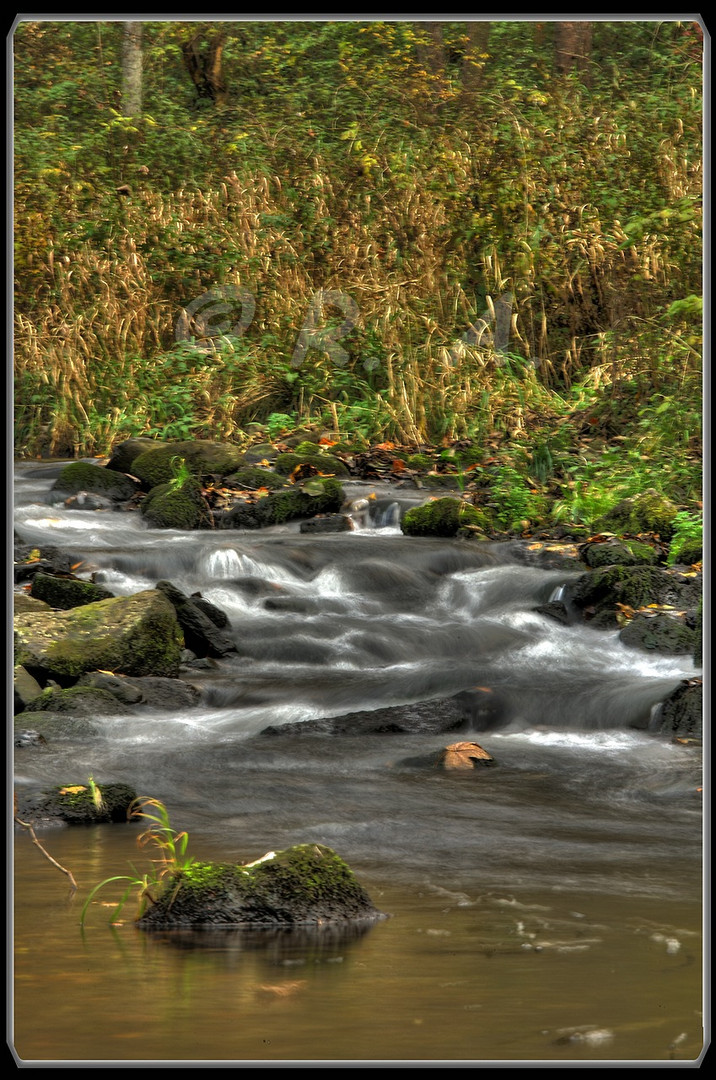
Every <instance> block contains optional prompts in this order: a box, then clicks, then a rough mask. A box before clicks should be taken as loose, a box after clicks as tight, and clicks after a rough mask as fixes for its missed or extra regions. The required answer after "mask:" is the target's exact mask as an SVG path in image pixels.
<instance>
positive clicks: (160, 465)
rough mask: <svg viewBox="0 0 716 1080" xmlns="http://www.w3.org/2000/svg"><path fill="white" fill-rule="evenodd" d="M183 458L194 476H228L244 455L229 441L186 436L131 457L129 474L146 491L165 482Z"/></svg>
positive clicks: (169, 478)
mask: <svg viewBox="0 0 716 1080" xmlns="http://www.w3.org/2000/svg"><path fill="white" fill-rule="evenodd" d="M179 461H183V462H184V463H185V465H186V468H187V469H188V470H189V472H191V473H192V474H193V475H194V476H197V477H201V476H222V477H223V476H228V475H229V474H230V473H232V472H235V471H236V469H238V467H239V466H240V465H242V464H243V461H244V455H243V453H242V451H241V450H240V449H239V448H238V446H234V445H233V444H232V443H213V442H208V441H205V440H202V439H196V440H192V439H187V440H183V441H180V442H172V443H163V444H162V445H161V446H157V447H155V448H154V449H151V450H147V451H145V452H144V453H143V454H140V455H139V456H138V457H137V458H135V459H134V462H133V463H132V474H133V475H134V476H136V477H137V479H138V480H140V481H141V483H142V486H143V487H144V489H145V490H147V491H150V490H151V489H152V488H155V487H157V486H158V485H159V484H166V483H168V482H169V481H170V480H173V479H174V478H175V476H176V474H177V465H178V463H179Z"/></svg>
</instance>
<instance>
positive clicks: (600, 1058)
mask: <svg viewBox="0 0 716 1080" xmlns="http://www.w3.org/2000/svg"><path fill="white" fill-rule="evenodd" d="M51 485H52V469H51V468H48V467H47V466H46V465H45V466H39V465H37V466H36V465H33V464H27V465H22V466H19V467H18V469H17V472H16V480H15V504H16V505H15V527H16V530H17V533H18V536H19V537H20V538H21V539H22V540H23V541H24V542H25V543H28V544H32V545H36V546H38V547H40V548H42V547H43V545H44V546H46V545H51V546H53V547H57V548H60V549H62V550H65V551H67V552H69V553H71V554H72V556H73V560H74V561H75V562H77V563H78V564H80V565H79V568H78V569H77V570H76V573H78V574H80V575H81V576H86V577H89V576H93V577H94V578H95V580H97V581H100V582H101V583H102V584H103V585H105V587H106V588H108V589H110V590H111V591H112V592H114V593H115V594H116V595H130V594H132V593H135V592H138V591H140V590H141V589H146V588H153V587H154V585H156V583H157V581H159V580H167V579H168V580H171V581H172V582H173V583H174V584H175V585H176V586H177V587H179V588H180V589H181V590H182V591H184V592H185V593H186V594H191V593H194V592H197V591H199V592H201V594H202V596H203V597H205V598H206V599H207V600H210V601H211V602H212V603H214V604H215V605H217V606H219V607H220V608H222V610H223V611H225V612H226V614H227V615H228V617H229V619H230V622H231V633H232V635H233V637H234V640H235V642H236V650H237V651H236V653H235V654H231V655H229V656H226V657H223V658H222V659H221V660H218V661H216V662H215V664H214V665H212V666H211V667H210V668H209V669H208V670H198V669H193V670H192V669H185V670H184V671H183V673H182V677H183V678H185V679H186V680H187V681H189V682H192V683H193V684H194V685H195V686H197V688H198V689H199V690H200V695H201V696H200V701H199V703H198V704H197V705H196V706H194V707H192V708H190V709H186V710H184V711H178V712H176V713H171V714H167V713H166V712H159V711H152V710H148V709H141V708H136V709H133V710H128V711H127V714H126V715H123V716H119V717H111V718H105V719H102V720H98V721H96V722H95V725H94V726H95V733H94V735H93V736H92V737H91V738H83V739H70V738H68V739H55V740H53V741H50V742H49V743H48V745H47V746H46V747H44V748H37V747H27V748H24V749H20V750H18V751H16V756H15V778H14V781H15V786H16V788H17V789H19V790H34V789H37V787H38V786H40V787H41V786H43V785H47V786H50V785H52V784H57V783H70V782H75V783H82V782H86V779H87V777H88V776H93V777H94V778H95V780H96V781H97V782H98V783H100V784H101V783H102V782H104V783H108V782H116V781H121V782H125V783H128V784H130V785H131V786H133V787H134V788H135V789H136V790H137V791H138V792H139V793H140V794H142V795H146V796H151V797H153V798H157V799H160V800H161V801H163V802H164V803H165V804H166V806H167V808H168V811H169V813H170V816H171V819H172V823H173V824H174V825H175V826H176V828H177V829H186V830H187V831H188V832H189V834H190V850H191V852H192V853H193V854H194V855H195V856H196V857H197V858H201V859H208V858H217V859H221V860H239V861H242V862H247V861H252V860H253V859H256V858H259V857H260V856H261V855H262V854H264V853H265V852H266V851H268V850H278V849H280V848H283V847H286V846H288V845H290V844H293V843H299V842H316V843H322V844H327V845H328V846H330V847H332V848H333V849H334V850H335V851H337V852H338V854H339V855H341V856H342V857H343V858H344V859H345V860H346V861H347V862H348V863H349V865H350V866H351V867H352V868H353V870H354V871H355V873H356V874H357V876H358V877H359V879H360V881H361V883H362V884H363V885H364V886H365V887H366V889H367V891H368V892H369V893H370V895H371V898H372V899H373V901H374V903H375V904H376V906H377V907H378V908H379V909H380V910H381V911H383V912H385V913H386V914H387V915H388V916H389V918H387V919H385V920H382V921H380V922H379V923H376V924H375V925H374V926H371V927H370V928H367V929H364V930H363V931H362V932H361V933H348V934H340V933H338V932H336V931H335V930H332V931H330V932H329V931H325V932H316V933H313V934H308V933H292V934H289V933H282V934H271V935H265V936H263V937H261V936H259V937H258V938H256V937H247V936H246V935H243V934H242V933H241V932H238V931H232V932H230V933H228V934H224V935H209V934H199V935H194V936H188V937H187V936H184V937H180V936H176V935H175V936H173V937H166V936H165V937H161V936H155V935H152V936H150V935H148V934H146V933H143V932H141V931H139V930H137V929H136V927H135V926H134V925H133V923H132V915H133V910H132V903H131V902H129V903H128V905H127V906H126V907H125V908H124V909H123V912H122V917H123V921H122V922H121V923H120V924H119V925H113V926H110V925H109V918H110V915H111V913H112V910H113V904H114V902H116V900H117V898H118V897H119V895H120V894H121V885H118V886H117V889H116V890H115V891H114V892H113V891H112V889H111V888H110V887H108V889H107V890H106V895H102V894H100V896H99V898H98V903H97V904H95V905H93V906H92V908H91V910H90V913H89V916H88V919H87V923H86V925H85V927H84V929H82V928H81V927H80V924H79V914H80V910H81V907H82V904H83V902H84V899H85V898H86V896H87V893H88V892H89V890H90V889H91V888H92V887H93V886H94V885H96V884H97V883H98V882H99V881H102V880H103V879H105V878H107V877H110V876H112V875H115V874H116V875H122V874H127V873H129V868H130V864H133V865H135V866H137V867H138V868H139V867H140V866H141V865H142V859H145V861H146V856H145V855H143V854H142V852H140V851H138V849H137V846H136V837H137V831H138V830H137V827H136V826H134V825H126V826H125V825H120V826H117V825H115V826H94V827H91V828H87V829H80V830H77V829H74V828H73V829H58V830H51V831H48V832H46V833H44V834H43V837H42V839H43V843H44V844H45V845H46V846H47V848H48V850H49V851H50V853H51V854H52V856H53V857H54V858H55V859H57V860H58V861H59V862H60V863H62V864H63V865H65V866H67V867H69V868H70V869H71V870H72V872H73V874H74V876H75V877H76V879H77V881H78V883H79V885H80V888H79V892H78V893H77V894H75V895H69V890H68V886H67V882H66V880H65V878H64V877H63V875H61V874H60V873H59V872H58V871H57V870H56V869H54V868H53V867H51V866H50V865H49V863H47V861H46V860H44V859H43V857H42V855H41V854H40V853H39V852H38V850H37V848H36V847H34V846H33V844H32V842H31V839H30V837H29V836H28V835H27V834H26V833H24V832H20V833H19V834H17V835H16V836H15V844H14V847H15V862H14V901H15V908H14V910H15V916H14V935H15V937H14V944H15V956H16V961H15V979H14V1021H13V1022H14V1027H13V1031H12V1037H11V1040H10V1041H11V1043H12V1044H13V1045H14V1047H15V1050H16V1053H17V1054H18V1055H19V1057H20V1058H21V1059H22V1060H23V1061H24V1062H27V1063H35V1062H42V1063H44V1062H62V1063H70V1062H73V1063H74V1062H77V1063H80V1064H83V1063H89V1062H94V1061H98V1062H102V1063H106V1062H117V1063H120V1064H121V1063H127V1062H132V1063H134V1062H139V1061H147V1062H149V1063H150V1065H155V1066H158V1065H159V1064H160V1063H162V1062H174V1061H179V1062H186V1063H188V1064H191V1063H196V1064H197V1065H198V1064H201V1065H206V1066H208V1067H212V1066H214V1067H223V1066H225V1065H227V1064H231V1063H237V1062H238V1063H243V1062H249V1061H251V1062H256V1063H257V1064H259V1065H267V1066H268V1065H276V1064H277V1063H308V1062H317V1063H318V1065H319V1067H320V1066H321V1065H324V1066H325V1067H329V1066H330V1065H331V1064H332V1063H339V1064H349V1063H356V1064H358V1065H359V1066H360V1065H367V1064H370V1063H372V1062H379V1061H380V1062H386V1063H387V1064H388V1065H389V1066H391V1065H392V1066H398V1065H400V1064H401V1063H412V1062H422V1063H428V1062H430V1063H434V1062H446V1063H447V1064H448V1066H450V1065H452V1066H455V1067H459V1066H460V1065H467V1064H472V1063H475V1062H479V1063H483V1062H495V1063H497V1064H498V1065H505V1064H508V1063H510V1062H517V1063H519V1064H520V1065H523V1066H525V1067H526V1066H528V1065H529V1064H530V1063H532V1064H539V1065H540V1066H542V1067H543V1066H545V1064H546V1063H548V1062H555V1064H557V1065H558V1066H559V1065H568V1064H569V1063H574V1064H585V1063H587V1062H591V1061H595V1062H600V1063H603V1064H606V1063H607V1062H610V1061H624V1062H629V1063H636V1062H641V1061H643V1062H651V1061H654V1062H658V1063H670V1062H673V1063H674V1064H680V1065H682V1066H683V1064H684V1063H688V1062H691V1061H694V1060H695V1059H696V1058H697V1057H698V1055H699V1054H700V1052H701V1050H702V1046H703V1039H704V1036H703V1025H704V1016H703V999H704V995H703V971H702V967H703V965H702V950H703V946H702V922H703V903H702V888H703V885H702V860H703V843H702V793H701V787H702V776H701V774H702V759H701V752H700V748H699V747H697V746H694V745H684V744H679V743H675V742H671V741H669V740H666V739H664V738H663V737H656V736H655V735H653V734H652V733H651V730H650V718H651V717H653V716H654V714H655V711H656V710H658V708H659V703H660V701H662V700H663V699H664V697H665V696H667V695H668V693H670V692H671V690H673V689H674V688H675V687H676V686H678V685H679V683H680V682H681V681H682V680H683V679H686V678H690V677H693V676H695V675H698V674H700V669H696V668H694V666H693V663H692V661H691V658H690V657H688V656H678V657H664V656H661V657H660V656H655V655H653V654H645V653H642V652H639V651H637V650H633V649H628V648H626V647H625V646H624V645H623V644H622V643H621V642H620V641H619V640H618V636H617V635H616V634H614V633H611V632H604V631H597V630H593V629H591V628H590V627H588V626H587V625H584V624H573V625H563V624H561V623H560V622H558V621H557V620H555V619H553V618H550V617H549V616H547V615H545V614H543V613H540V611H539V610H537V609H539V608H540V607H542V606H544V605H545V604H547V603H548V602H549V601H550V600H551V599H553V598H554V597H556V596H559V595H561V590H562V589H563V587H564V585H565V583H566V582H567V581H568V580H569V578H570V575H575V574H576V573H578V570H576V569H571V568H566V569H565V568H561V569H554V568H551V569H547V568H545V567H543V566H539V565H534V564H532V563H530V562H529V561H528V560H525V558H524V557H523V553H521V552H520V551H519V550H518V549H517V548H515V546H514V545H510V544H481V543H480V544H477V543H472V542H464V541H446V540H445V541H433V540H423V539H416V538H407V537H404V536H403V535H402V533H401V532H400V528H399V525H398V524H397V516H396V514H395V513H393V514H386V515H385V516H384V517H383V518H382V519H380V520H372V521H371V520H368V519H367V518H366V517H365V515H363V516H359V515H356V521H355V525H356V528H355V529H354V530H353V531H351V532H349V533H343V534H340V535H326V536H317V535H310V536H308V535H302V534H301V533H300V532H299V526H298V525H297V524H293V525H288V526H282V527H280V528H274V529H267V530H261V531H260V532H242V531H231V530H215V531H203V532H199V533H189V534H185V533H178V532H172V531H164V530H152V529H148V528H147V527H146V525H145V523H144V522H143V520H142V519H141V517H140V515H139V514H137V513H126V514H123V513H117V512H101V511H84V510H82V509H67V508H66V507H64V506H63V505H61V504H59V505H57V504H54V503H53V500H52V497H51V495H50V488H51ZM366 494H370V492H366V491H365V490H363V489H360V490H359V489H358V488H356V489H355V490H352V491H351V496H352V497H354V498H355V500H356V503H358V501H359V500H361V499H363V498H364V497H365V495H366ZM378 494H384V493H382V492H379V493H378ZM456 695H460V700H461V701H462V702H463V703H466V722H465V726H464V730H462V731H461V732H459V733H458V734H456V735H446V734H420V733H415V732H412V733H409V732H406V731H401V730H399V725H398V726H397V729H396V725H393V726H392V727H391V725H386V726H385V729H384V730H381V731H374V732H371V733H366V732H365V731H363V730H361V731H360V732H359V731H358V729H356V732H355V733H352V732H351V731H350V730H347V731H344V732H343V733H341V734H340V735H337V734H331V733H330V732H329V730H328V729H327V728H322V727H321V725H318V726H317V727H316V726H315V722H316V721H317V720H321V719H325V720H330V718H333V717H341V716H345V715H348V714H351V715H352V714H358V713H360V714H365V713H371V712H374V711H376V710H380V709H391V708H398V709H399V708H401V707H409V706H410V705H411V704H420V707H421V708H425V703H432V704H433V706H434V709H435V711H436V715H439V714H440V710H441V709H445V708H446V707H447V706H446V704H445V703H446V702H451V701H453V700H454V698H455V696H456ZM302 725H303V726H302ZM311 725H314V728H313V730H312V728H311ZM267 729H270V731H271V733H270V734H267V733H266V732H267ZM458 738H459V739H471V740H474V741H477V742H479V744H480V745H481V746H482V747H483V748H484V749H485V750H486V751H487V752H488V753H489V754H490V755H491V756H492V758H493V759H494V765H492V766H491V767H489V768H481V769H475V770H472V771H470V772H467V773H463V772H460V773H449V772H446V771H444V770H441V769H439V768H437V767H436V766H435V765H434V761H436V760H437V758H438V756H439V753H440V751H441V749H442V748H443V747H444V746H445V745H446V744H447V743H448V742H451V741H455V739H458ZM103 900H104V901H105V902H106V904H107V905H109V906H102V903H101V901H103Z"/></svg>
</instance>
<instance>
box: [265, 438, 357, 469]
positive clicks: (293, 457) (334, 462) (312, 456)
mask: <svg viewBox="0 0 716 1080" xmlns="http://www.w3.org/2000/svg"><path fill="white" fill-rule="evenodd" d="M300 445H301V446H306V445H307V444H306V443H301V444H300ZM308 445H311V444H308ZM298 450H299V448H297V449H296V450H295V451H294V452H293V453H290V454H279V456H278V457H277V458H276V464H275V469H276V472H277V473H278V474H279V475H280V476H290V474H291V473H292V472H293V470H294V469H295V468H297V467H298V466H299V465H312V466H313V468H314V469H317V470H318V471H319V472H320V473H331V474H333V475H335V476H348V475H349V471H348V468H347V466H346V465H344V464H343V462H342V461H341V460H340V458H337V457H334V456H333V455H332V454H325V453H323V451H322V450H319V449H318V447H315V446H312V448H311V450H306V451H305V452H303V453H299V452H298Z"/></svg>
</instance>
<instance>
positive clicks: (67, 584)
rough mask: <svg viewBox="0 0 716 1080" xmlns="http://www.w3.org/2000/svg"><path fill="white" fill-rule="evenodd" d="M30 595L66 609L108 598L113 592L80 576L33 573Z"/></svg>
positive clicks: (51, 605) (54, 606)
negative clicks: (83, 579)
mask: <svg viewBox="0 0 716 1080" xmlns="http://www.w3.org/2000/svg"><path fill="white" fill-rule="evenodd" d="M32 596H33V597H35V599H36V600H42V601H44V603H46V604H49V606H50V607H52V608H60V609H61V610H63V611H68V610H69V609H70V608H74V607H82V605H83V604H95V603H96V602H97V601H98V600H110V599H111V598H112V597H113V596H114V593H112V592H110V591H109V589H105V588H104V587H103V586H102V585H95V584H94V582H92V581H82V580H81V579H80V578H72V577H59V576H57V575H55V574H35V576H34V578H33V579H32Z"/></svg>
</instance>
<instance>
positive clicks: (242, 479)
mask: <svg viewBox="0 0 716 1080" xmlns="http://www.w3.org/2000/svg"><path fill="white" fill-rule="evenodd" d="M226 479H227V481H228V482H229V483H230V484H236V485H237V487H242V488H250V489H252V490H258V489H259V488H268V490H269V491H275V490H278V489H280V488H286V487H288V486H289V481H288V480H287V479H286V477H285V476H279V475H278V473H275V472H274V471H273V470H272V469H265V468H261V467H260V466H258V465H242V467H241V468H240V469H237V470H236V472H234V473H231V475H230V476H227V477H226Z"/></svg>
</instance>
